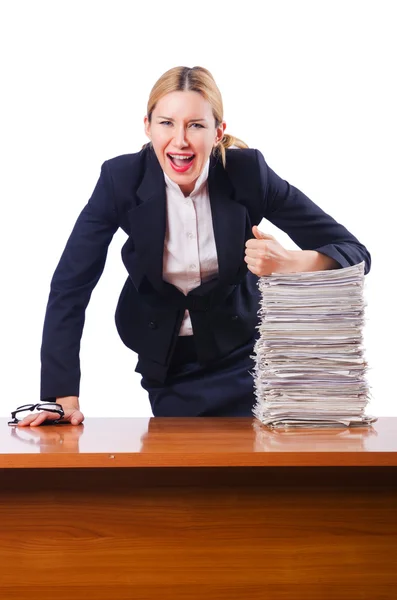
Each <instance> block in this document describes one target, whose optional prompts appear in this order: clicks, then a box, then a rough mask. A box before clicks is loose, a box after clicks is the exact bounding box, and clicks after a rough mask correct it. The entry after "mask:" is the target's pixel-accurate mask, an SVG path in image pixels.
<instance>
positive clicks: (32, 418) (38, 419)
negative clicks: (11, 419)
mask: <svg viewBox="0 0 397 600" xmlns="http://www.w3.org/2000/svg"><path fill="white" fill-rule="evenodd" d="M46 414H48V413H45V412H44V411H43V412H42V413H33V414H31V415H28V416H27V417H25V418H24V419H22V421H20V422H19V423H18V425H19V426H21V427H26V426H27V425H32V423H34V424H35V425H41V423H43V422H44V421H45V420H46V418H47V417H46Z"/></svg>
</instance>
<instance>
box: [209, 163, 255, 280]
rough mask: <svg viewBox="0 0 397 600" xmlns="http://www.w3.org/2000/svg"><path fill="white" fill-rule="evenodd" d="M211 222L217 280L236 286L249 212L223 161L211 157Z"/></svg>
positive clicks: (244, 267)
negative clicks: (215, 253) (215, 251)
mask: <svg viewBox="0 0 397 600" xmlns="http://www.w3.org/2000/svg"><path fill="white" fill-rule="evenodd" d="M208 190H209V195H210V202H211V211H212V223H213V228H214V236H215V244H216V250H217V254H218V266H219V275H218V277H219V281H220V282H221V283H227V284H230V283H237V282H238V281H237V280H238V275H239V274H240V272H241V268H242V269H243V270H244V272H245V271H246V270H247V269H246V265H245V262H243V263H242V261H244V246H245V240H246V239H248V237H247V233H248V231H249V229H250V227H249V219H247V217H248V212H247V209H246V207H245V206H244V204H243V203H240V201H241V200H242V198H240V197H239V194H238V192H237V190H236V189H235V188H234V186H233V185H232V183H231V181H230V178H229V176H228V174H227V171H226V170H225V169H224V167H223V165H222V162H221V161H220V160H217V159H215V158H213V157H212V156H211V162H210V170H209V174H208Z"/></svg>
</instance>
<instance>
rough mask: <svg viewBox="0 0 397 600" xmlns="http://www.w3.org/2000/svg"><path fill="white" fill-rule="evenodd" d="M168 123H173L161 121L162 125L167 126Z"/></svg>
mask: <svg viewBox="0 0 397 600" xmlns="http://www.w3.org/2000/svg"><path fill="white" fill-rule="evenodd" d="M167 123H171V121H160V125H167Z"/></svg>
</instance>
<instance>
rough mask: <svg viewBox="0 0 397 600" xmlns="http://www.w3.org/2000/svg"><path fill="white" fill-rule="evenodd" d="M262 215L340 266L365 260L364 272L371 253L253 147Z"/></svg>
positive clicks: (304, 247)
mask: <svg viewBox="0 0 397 600" xmlns="http://www.w3.org/2000/svg"><path fill="white" fill-rule="evenodd" d="M256 154H257V160H258V165H259V173H260V185H261V187H262V197H263V198H264V199H265V205H264V208H263V212H264V214H263V216H264V217H265V218H266V219H267V220H268V221H270V222H271V223H273V224H274V225H276V227H278V228H279V229H282V230H283V231H285V232H286V233H287V234H288V235H289V237H290V238H291V239H292V240H293V241H294V242H295V244H297V245H298V246H299V247H300V248H301V249H302V250H317V252H321V253H322V254H326V255H327V256H330V257H332V258H334V259H335V260H336V261H337V262H338V263H339V264H340V266H341V267H350V266H352V265H356V264H358V263H360V262H362V261H364V262H365V274H367V273H368V272H369V270H370V268H371V255H370V253H369V252H368V250H367V249H366V247H365V246H363V244H361V243H360V242H359V241H358V239H357V238H356V237H354V235H353V234H351V233H350V231H348V230H347V229H346V228H345V227H344V226H343V225H341V224H340V223H338V222H337V221H335V219H333V218H332V217H331V216H330V215H329V214H327V213H326V212H324V211H323V210H322V209H321V208H320V207H319V206H317V205H316V204H315V203H314V202H312V200H310V199H309V198H308V197H307V196H305V194H303V193H302V192H301V191H300V190H298V189H297V188H296V187H294V186H293V185H290V184H289V183H288V182H287V181H284V180H283V179H281V178H280V177H279V176H278V175H277V174H276V173H275V172H274V171H272V169H270V167H269V166H268V165H267V164H266V162H265V159H264V157H263V155H262V154H261V152H260V151H259V150H256Z"/></svg>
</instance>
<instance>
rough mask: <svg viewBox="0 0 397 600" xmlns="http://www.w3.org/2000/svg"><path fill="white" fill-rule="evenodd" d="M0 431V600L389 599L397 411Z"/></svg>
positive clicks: (394, 579) (394, 587)
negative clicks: (334, 422) (345, 420)
mask: <svg viewBox="0 0 397 600" xmlns="http://www.w3.org/2000/svg"><path fill="white" fill-rule="evenodd" d="M0 427H1V432H2V433H1V436H0V474H1V480H0V490H1V492H0V525H1V536H0V598H1V600H9V599H10V600H17V599H18V600H19V599H23V600H27V599H28V598H29V599H32V600H34V599H37V598H40V600H49V599H51V600H54V599H57V600H80V599H81V600H91V599H94V598H95V599H96V600H119V599H123V600H127V599H128V600H130V599H132V598H134V599H135V598H137V599H139V600H146V599H149V598H156V599H159V600H160V599H161V600H171V599H172V600H175V599H177V598H183V599H184V600H190V599H197V600H198V599H200V600H201V599H204V600H210V599H215V598H216V599H217V600H226V599H227V600H233V599H239V600H241V599H243V600H256V599H264V598H266V599H269V600H279V599H283V600H287V599H288V600H291V599H299V600H308V599H309V600H328V599H329V600H331V599H332V600H335V599H340V598H346V599H349V600H355V599H360V600H366V599H368V600H375V599H376V600H378V599H385V600H386V599H387V600H389V599H393V598H396V597H397V477H396V475H397V418H380V419H379V420H378V421H377V422H376V423H374V425H373V426H372V427H371V428H368V429H367V428H362V429H346V430H339V429H334V430H330V431H320V432H319V431H315V430H306V431H289V432H280V431H271V430H268V429H266V428H264V427H263V426H261V425H260V424H259V422H258V421H256V420H255V419H249V418H245V419H244V418H213V419H212V418H194V419H186V418H179V419H171V418H153V419H93V418H91V419H86V421H85V424H84V425H82V426H79V427H72V426H70V425H56V426H46V427H39V428H28V429H27V428H23V429H21V428H19V429H18V430H17V429H16V428H12V427H8V426H7V420H6V419H0Z"/></svg>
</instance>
